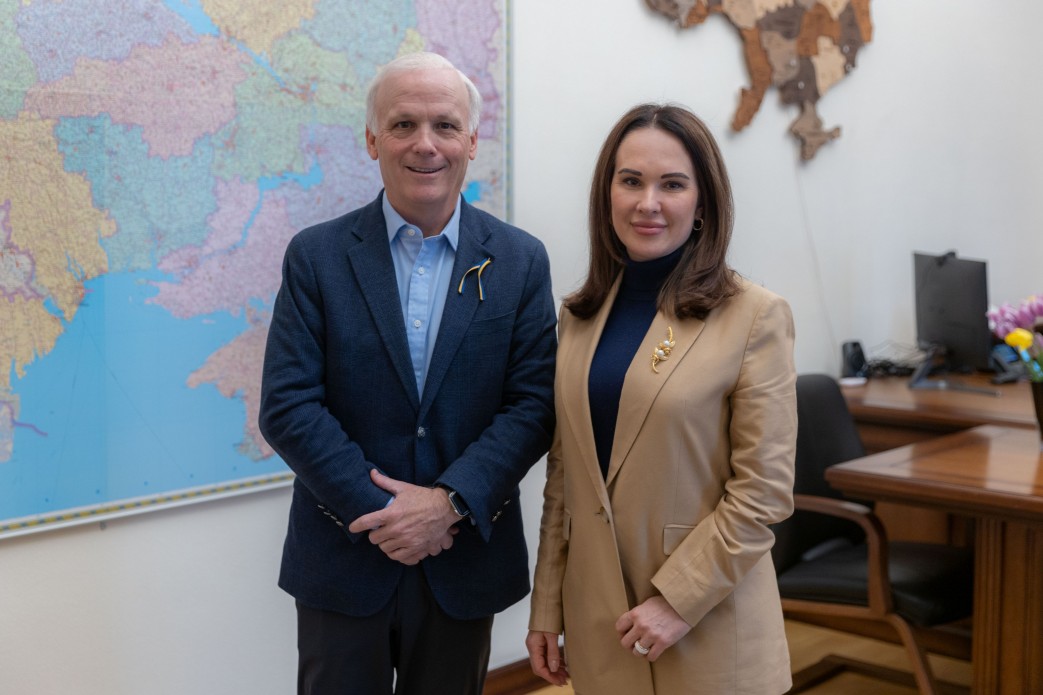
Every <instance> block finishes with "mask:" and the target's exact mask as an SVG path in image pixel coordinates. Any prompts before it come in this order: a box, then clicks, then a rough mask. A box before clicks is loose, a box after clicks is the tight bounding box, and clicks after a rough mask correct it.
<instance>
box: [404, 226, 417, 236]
mask: <svg viewBox="0 0 1043 695" xmlns="http://www.w3.org/2000/svg"><path fill="white" fill-rule="evenodd" d="M406 234H408V235H409V236H416V230H415V229H413V228H412V227H407V228H406Z"/></svg>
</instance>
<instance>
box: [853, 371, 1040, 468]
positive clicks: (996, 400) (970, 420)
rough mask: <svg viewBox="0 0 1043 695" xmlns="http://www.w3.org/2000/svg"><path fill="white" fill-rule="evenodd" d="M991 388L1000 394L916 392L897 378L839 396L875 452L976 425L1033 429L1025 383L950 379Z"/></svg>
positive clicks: (983, 378)
mask: <svg viewBox="0 0 1043 695" xmlns="http://www.w3.org/2000/svg"><path fill="white" fill-rule="evenodd" d="M952 380H954V381H962V382H964V383H967V384H968V385H972V386H976V387H981V388H988V389H993V390H995V391H996V392H997V393H999V394H1000V395H999V396H987V395H984V394H979V393H966V392H963V391H920V390H913V389H910V388H909V380H908V379H905V378H900V377H884V378H882V379H881V378H874V379H870V380H869V381H868V382H866V384H865V386H846V387H844V388H843V393H844V398H845V400H846V401H847V406H848V408H849V409H850V410H851V414H852V415H853V416H854V418H855V423H856V424H857V425H858V431H859V434H860V435H861V436H862V443H863V444H864V445H865V447H866V450H867V451H868V452H869V453H871V454H874V453H876V452H878V451H886V450H887V449H893V448H895V447H897V446H904V445H906V444H912V443H913V442H917V441H923V440H924V439H931V438H934V437H937V436H939V435H942V434H950V433H952V432H958V431H960V430H965V429H969V428H971V427H976V426H978V425H1007V426H1011V427H1027V428H1031V429H1035V428H1036V418H1035V415H1034V410H1033V406H1032V391H1031V389H1030V388H1029V385H1028V383H1027V382H1020V383H1014V384H1002V385H998V386H997V385H993V384H990V383H989V379H988V376H986V375H979V374H976V375H974V376H969V377H952Z"/></svg>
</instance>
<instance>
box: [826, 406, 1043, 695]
mask: <svg viewBox="0 0 1043 695" xmlns="http://www.w3.org/2000/svg"><path fill="white" fill-rule="evenodd" d="M1030 412H1031V411H1030ZM826 480H828V481H829V482H830V484H832V485H833V486H834V487H836V488H837V489H839V490H841V491H842V492H844V493H845V494H849V495H851V496H853V497H860V498H862V499H874V500H885V501H891V502H898V503H903V504H914V505H922V506H925V507H930V508H933V509H939V510H942V511H945V512H949V513H953V514H964V515H970V516H973V517H974V518H975V519H976V522H977V530H976V533H975V568H974V628H973V630H974V637H973V640H974V646H973V662H972V663H973V666H972V677H973V692H974V693H982V694H988V695H993V694H994V693H1002V694H1006V693H1010V694H1012V695H1014V694H1016V695H1024V694H1025V693H1043V453H1041V450H1040V434H1039V431H1038V430H1037V429H1035V428H1033V429H1027V428H1017V427H1002V426H991V425H989V426H981V427H975V428H973V429H970V430H967V431H965V432H960V433H957V434H953V435H948V436H944V437H939V438H936V439H932V440H928V441H923V442H919V443H917V444H911V445H909V446H904V447H901V448H898V449H893V450H891V451H886V452H883V453H879V454H874V455H871V456H867V457H865V458H861V459H856V460H854V461H849V462H847V463H843V464H839V465H837V466H833V467H832V468H830V469H829V470H828V471H827V472H826Z"/></svg>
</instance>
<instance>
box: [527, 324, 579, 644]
mask: <svg viewBox="0 0 1043 695" xmlns="http://www.w3.org/2000/svg"><path fill="white" fill-rule="evenodd" d="M567 321H568V311H567V310H566V309H564V308H562V310H561V314H560V317H559V322H558V326H559V332H560V333H562V334H563V333H564V331H565V330H566V329H565V323H566V322H567ZM565 516H566V515H565V468H564V466H563V462H562V454H561V432H560V431H559V429H558V427H555V429H554V441H553V443H552V444H551V447H550V452H549V453H548V454H547V481H546V483H545V485H544V487H543V516H542V518H541V520H540V544H539V548H538V550H537V551H536V572H535V575H534V577H533V581H532V597H531V600H530V610H529V629H530V630H538V631H540V632H552V633H554V634H561V632H562V631H563V630H564V628H565V618H564V609H563V608H562V600H561V588H562V585H563V584H564V583H565V563H566V560H567V558H568V552H569V537H568V531H569V528H568V522H567V521H566V518H565Z"/></svg>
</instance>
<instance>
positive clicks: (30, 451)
mask: <svg viewBox="0 0 1043 695" xmlns="http://www.w3.org/2000/svg"><path fill="white" fill-rule="evenodd" d="M159 279H166V278H164V277H163V276H162V275H161V274H160V273H158V272H150V273H142V272H139V273H121V274H114V275H105V276H102V277H99V278H96V279H93V280H90V281H88V282H87V283H86V288H87V295H86V297H85V299H84V302H83V304H82V306H81V307H80V309H79V311H78V313H77V314H76V316H75V317H74V319H73V320H72V322H70V323H68V324H66V325H65V327H64V329H65V330H64V333H63V334H62V336H61V337H60V338H59V340H58V342H57V345H56V346H55V348H54V350H53V351H52V352H50V353H49V354H47V355H46V356H43V357H41V358H39V359H37V360H36V361H35V362H34V363H32V364H31V365H30V366H29V367H27V369H26V374H25V376H24V377H22V378H20V379H19V378H15V380H14V383H13V388H14V391H15V393H16V394H18V395H19V397H20V399H21V407H20V411H19V414H18V418H17V421H18V423H19V424H18V426H16V428H15V442H14V455H13V457H12V458H11V460H10V461H8V462H6V463H0V519H11V518H17V517H22V516H29V515H36V514H46V513H49V512H54V511H59V510H65V509H70V508H74V507H81V506H93V505H105V504H109V503H112V502H116V501H119V500H124V499H128V498H134V497H143V496H150V495H159V494H163V493H168V492H171V491H177V490H183V489H186V488H194V487H200V486H205V485H210V484H216V483H223V482H227V481H231V480H237V479H242V478H248V477H253V476H259V475H267V474H271V473H283V472H286V467H285V465H284V464H283V463H282V462H281V461H280V460H279V459H278V457H275V456H273V457H271V458H269V459H266V460H263V461H253V460H251V459H250V458H249V457H247V456H244V455H242V454H240V453H239V452H238V451H237V450H236V446H237V445H238V444H239V442H240V441H241V440H242V439H243V437H244V434H243V425H244V421H245V417H246V415H245V407H244V404H243V402H242V401H241V400H240V399H237V398H226V397H224V396H222V395H220V394H219V393H218V392H217V389H216V388H215V387H214V386H213V385H212V384H202V385H200V386H198V387H197V388H190V387H189V386H188V385H187V383H186V382H187V379H188V376H189V375H190V374H191V373H192V372H193V371H195V370H196V369H198V368H199V367H201V366H202V365H203V363H204V362H205V361H206V359H207V357H209V356H210V355H211V354H212V353H213V352H215V351H216V350H217V349H218V348H220V347H221V346H223V345H225V344H227V343H229V342H230V341H231V340H232V339H233V338H235V337H236V336H237V335H239V334H240V333H242V332H243V331H244V330H245V329H246V328H247V322H246V319H245V318H244V317H242V316H240V317H234V316H231V315H229V314H212V315H208V316H205V317H199V318H194V319H190V320H179V319H175V318H174V317H173V316H171V315H170V314H169V313H167V311H166V310H165V309H163V308H162V307H161V306H158V305H156V304H147V303H146V302H145V300H146V299H147V298H149V297H151V296H152V295H154V294H155V292H156V290H155V288H154V287H153V286H152V285H150V284H149V283H148V281H149V280H159Z"/></svg>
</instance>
